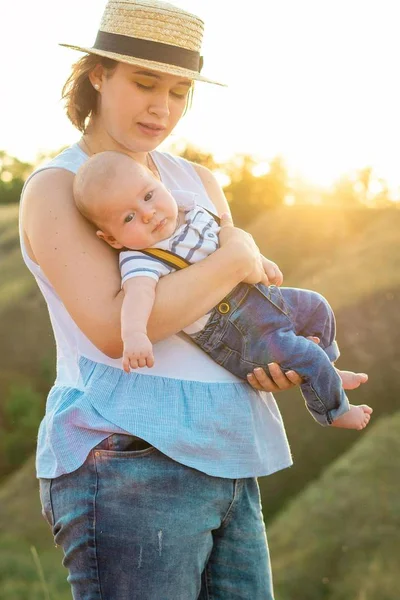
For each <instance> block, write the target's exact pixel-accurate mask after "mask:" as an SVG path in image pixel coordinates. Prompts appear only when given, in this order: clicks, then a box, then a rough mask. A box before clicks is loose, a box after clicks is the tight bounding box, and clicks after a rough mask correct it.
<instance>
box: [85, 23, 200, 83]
mask: <svg viewBox="0 0 400 600" xmlns="http://www.w3.org/2000/svg"><path fill="white" fill-rule="evenodd" d="M93 49H96V50H104V51H105V52H113V53H114V54H121V55H123V56H132V57H133V58H142V59H144V60H152V61H155V62H160V63H165V64H168V65H175V66H176V67H182V68H183V69H188V70H189V71H196V72H197V73H200V71H201V69H202V67H203V57H202V56H200V54H199V53H198V52H195V51H194V50H187V49H186V48H179V47H178V46H171V45H170V44H163V43H162V42H153V41H151V40H141V39H140V38H134V37H130V36H129V35H120V34H119V33H108V32H106V31H99V32H98V33H97V37H96V41H95V43H94V46H93Z"/></svg>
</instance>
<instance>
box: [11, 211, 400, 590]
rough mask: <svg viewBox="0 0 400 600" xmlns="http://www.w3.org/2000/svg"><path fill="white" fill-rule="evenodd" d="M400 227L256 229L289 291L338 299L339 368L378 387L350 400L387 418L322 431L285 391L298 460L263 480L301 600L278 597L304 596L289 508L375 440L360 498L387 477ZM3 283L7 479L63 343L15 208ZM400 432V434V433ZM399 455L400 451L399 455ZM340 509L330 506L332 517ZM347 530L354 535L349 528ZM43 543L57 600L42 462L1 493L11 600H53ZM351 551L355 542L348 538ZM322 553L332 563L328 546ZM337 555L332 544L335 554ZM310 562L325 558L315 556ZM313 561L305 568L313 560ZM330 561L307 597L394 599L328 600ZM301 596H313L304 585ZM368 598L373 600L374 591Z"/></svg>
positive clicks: (29, 438)
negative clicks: (43, 507)
mask: <svg viewBox="0 0 400 600" xmlns="http://www.w3.org/2000/svg"><path fill="white" fill-rule="evenodd" d="M399 230H400V211H397V210H387V211H377V210H365V209H364V210H363V209H354V210H348V211H339V210H334V209H326V208H315V207H313V208H309V207H301V208H295V207H293V208H290V209H289V208H288V209H280V210H277V211H275V212H272V211H271V212H269V213H266V214H264V215H262V216H261V217H260V218H259V219H258V221H257V222H256V223H255V224H254V226H253V227H252V229H251V233H252V234H253V235H254V237H255V239H256V240H257V242H258V243H259V245H260V248H261V250H262V252H263V253H264V254H265V255H266V256H268V257H270V258H272V259H274V260H276V261H277V262H278V264H279V265H280V266H281V267H282V270H283V272H284V275H285V285H293V286H297V287H309V288H311V289H315V290H316V291H319V292H321V293H323V294H325V295H326V296H327V298H328V299H329V301H330V303H331V304H332V306H333V308H334V309H335V312H336V315H337V321H338V339H339V343H340V346H341V350H342V357H341V359H340V362H339V366H341V367H342V368H348V369H354V370H358V371H366V372H368V373H369V375H370V381H369V383H368V385H366V386H363V388H362V389H360V390H356V391H354V392H352V393H351V395H350V398H351V400H352V401H353V402H354V403H362V402H366V403H369V404H371V405H372V406H373V408H374V415H373V421H372V423H374V422H375V423H376V422H377V421H380V422H378V423H377V427H375V428H374V429H371V426H370V427H369V428H367V429H366V430H365V431H364V432H361V433H359V432H353V431H340V430H337V429H329V428H322V427H320V426H318V425H317V424H316V423H315V422H314V421H313V420H312V418H311V417H310V415H309V414H308V412H307V411H306V409H305V407H304V404H303V401H302V398H301V396H300V392H299V390H297V389H295V390H291V391H289V392H285V393H280V394H277V396H276V397H277V400H278V403H279V406H280V409H281V411H282V414H283V416H284V421H285V425H286V429H287V432H288V437H289V441H290V444H291V448H292V452H293V455H294V460H295V465H294V466H293V467H292V468H291V469H286V470H285V471H282V472H280V473H277V474H275V475H272V476H271V477H268V478H263V479H262V480H260V485H261V491H262V497H263V506H264V513H265V516H266V517H267V519H268V520H272V519H273V517H274V515H276V514H277V513H279V514H280V516H279V518H278V520H277V521H274V523H273V525H272V530H271V531H272V546H273V553H274V555H275V556H276V559H275V561H276V562H275V565H276V566H275V570H276V571H277V582H278V589H279V590H281V591H282V594H283V593H286V594H289V596H288V595H286V596H282V598H281V597H280V596H278V600H303V597H300V596H299V595H296V594H294V595H292V596H290V593H291V592H290V588H288V589H287V590H286V588H284V587H282V585H283V583H282V582H284V581H286V579H287V577H286V575H285V569H289V572H291V570H292V568H293V566H292V563H291V562H290V561H291V560H292V561H293V560H294V555H293V554H290V553H288V554H287V557H288V558H287V560H288V561H289V562H287V563H285V562H284V558H285V555H286V550H285V551H284V548H286V546H285V545H284V540H285V539H286V538H284V537H282V538H279V536H278V535H277V531H278V529H279V530H281V532H284V530H285V524H284V521H283V516H282V515H285V514H289V512H288V513H286V512H285V509H286V507H287V506H288V503H289V502H291V501H292V500H293V498H295V496H296V495H297V494H298V493H299V492H301V490H303V489H304V488H305V486H307V484H309V483H310V482H312V481H315V480H316V479H318V478H319V477H320V476H321V474H322V473H327V471H326V468H327V466H328V465H329V464H331V463H333V462H334V461H335V460H336V459H337V458H338V457H339V456H340V455H342V454H343V453H346V452H348V451H350V454H349V456H352V454H351V453H352V452H358V451H359V450H358V449H359V448H360V447H361V448H362V447H364V445H366V447H368V448H370V460H369V464H370V466H371V469H375V467H376V470H374V472H373V473H374V474H373V477H372V470H371V471H370V476H371V481H370V482H369V483H368V484H367V483H366V481H364V479H363V480H361V479H360V481H359V483H357V487H358V491H359V493H360V496H361V495H362V494H365V495H371V499H372V497H373V494H374V489H372V491H371V485H372V479H374V481H378V480H380V478H381V468H380V466H379V463H378V462H376V461H374V460H372V456H373V454H374V452H376V453H377V457H379V456H381V455H380V454H379V452H380V444H378V441H379V440H380V438H379V436H378V433H379V432H380V431H382V427H387V424H388V423H389V422H390V417H387V415H390V414H393V413H394V412H395V411H396V410H398V409H399V404H398V388H399V385H400V349H399V345H398V331H399V330H400V311H398V305H399V296H400V268H399V266H400V265H399V262H400V251H399V250H400V248H399V241H398V237H399V236H398V231H399ZM0 278H1V281H2V286H1V292H0V357H1V360H0V480H1V477H3V478H4V476H5V475H6V474H7V473H10V472H11V471H12V470H15V469H16V467H17V466H18V465H20V464H22V462H23V461H24V460H27V459H28V458H29V456H30V454H31V453H32V452H33V449H34V446H35V437H36V431H37V424H38V421H39V419H40V415H41V414H42V413H43V408H44V402H45V397H46V393H47V390H48V389H49V387H50V385H51V381H52V379H53V377H54V375H53V374H54V341H53V337H52V333H51V328H50V324H49V319H48V314H47V309H46V307H45V305H44V302H43V299H42V297H41V295H40V292H39V291H38V289H37V288H36V285H35V283H34V280H33V278H32V276H31V275H30V274H29V272H28V271H27V269H26V267H25V266H24V265H23V263H22V260H21V256H20V251H19V245H18V235H17V208H16V207H15V206H6V207H1V208H0ZM383 417H385V418H383ZM397 422H398V417H397V416H396V417H393V423H397ZM393 427H394V426H393ZM370 430H371V435H370V433H369V431H370ZM390 431H392V434H390V435H391V436H392V437H393V429H390ZM388 439H392V438H391V437H390V438H388ZM356 443H357V445H356V446H354V448H351V447H352V446H353V445H354V444H356ZM375 444H376V447H375ZM373 449H374V450H373ZM392 455H393V456H394V455H395V452H394V451H393V454H392ZM345 456H348V454H345ZM377 460H378V458H377ZM338 464H340V463H338ZM335 468H336V467H335ZM328 472H330V471H328ZM324 477H325V475H324ZM323 481H325V479H324V480H323ZM343 481H344V480H343ZM346 481H347V484H348V486H349V490H348V492H349V498H350V499H351V498H352V497H353V496H352V494H353V492H354V490H353V489H352V488H353V483H352V481H351V480H349V479H347V480H346ZM343 485H344V483H343ZM310 489H313V488H310ZM346 491H347V490H346ZM307 493H308V492H307ZM326 493H327V492H326ZM345 496H346V494H345ZM302 497H303V496H302ZM302 497H301V498H302ZM333 500H334V499H332V501H333ZM360 502H361V500H360ZM364 505H365V513H364V512H363V513H362V514H363V515H364V517H363V518H365V520H366V522H368V521H369V517H370V515H369V513H367V510H372V507H371V506H370V505H369V504H368V503H364V501H362V502H361V508H363V509H364ZM292 506H294V505H291V507H290V509H288V510H289V511H290V510H292ZM335 506H336V505H335ZM335 506H333V507H332V508H331V509H330V510H331V512H332V513H334V512H335ZM372 518H373V514H371V519H372ZM278 523H280V525H279V527H278ZM335 523H337V527H338V528H339V522H337V521H336V520H335ZM299 526H300V525H299ZM349 527H350V526H349ZM344 529H347V523H346V528H344ZM299 531H300V530H299ZM301 531H302V535H304V540H303V541H302V540H301V539H299V540H298V543H297V542H296V544H295V545H294V547H296V548H297V549H298V551H299V553H300V555H301V552H300V549H299V548H300V546H302V544H303V545H304V548H306V547H307V544H308V542H307V540H308V538H307V537H306V527H304V530H303V529H302V530H301ZM380 537H384V536H380ZM288 539H289V538H288ZM289 541H290V539H289ZM289 541H288V544H289ZM369 543H370V542H367V541H366V550H365V551H366V552H367V551H368V552H369V550H368V548H369V546H368V544H369ZM360 544H361V541H360ZM31 545H34V546H35V547H36V548H37V551H38V553H39V556H40V559H41V561H42V565H43V569H44V572H45V578H46V581H47V582H48V585H49V587H50V589H51V591H52V600H54V599H56V600H64V598H69V597H70V596H69V595H68V592H66V591H65V590H66V589H67V588H66V584H65V571H64V569H63V568H62V567H61V566H60V562H61V551H60V549H57V550H56V549H55V548H54V546H52V543H51V535H50V532H49V529H48V526H47V525H46V524H45V522H44V520H43V519H42V518H41V516H40V509H39V502H38V497H37V483H36V481H35V479H34V476H33V464H32V462H31V461H28V462H27V463H26V465H24V466H23V467H22V470H20V471H16V473H15V475H13V476H12V477H11V478H10V477H9V478H8V479H6V480H5V481H4V484H3V486H2V487H1V488H0V600H3V599H4V600H25V599H26V598H29V600H36V599H39V598H40V599H41V598H44V597H45V596H44V595H43V591H42V587H41V584H40V581H39V576H38V572H37V568H36V567H35V563H34V560H33V556H32V553H31V550H30V547H31ZM289 545H290V544H289ZM342 545H343V546H345V547H346V546H349V544H346V543H344V542H343V544H342ZM382 545H384V544H383V541H382V540H381V539H379V546H382ZM310 547H311V546H310ZM349 547H350V546H349ZM313 548H314V546H313ZM319 552H320V553H321V558H320V560H321V561H322V563H321V564H322V566H323V565H325V562H323V561H324V560H325V559H324V558H323V555H324V552H323V549H322V547H320V548H319ZM329 552H330V550H329V549H328V550H327V555H328V556H330V554H329ZM357 552H358V551H357ZM360 552H361V550H360ZM307 556H308V554H307ZM310 556H313V554H312V551H311V550H310ZM338 556H341V561H342V562H343V561H344V563H346V561H347V559H348V556H349V552H346V551H342V554H340V553H339V554H338ZM304 560H305V559H304ZM326 560H327V563H326V564H329V565H330V564H331V562H330V560H331V559H329V560H328V558H327V559H326ZM377 560H378V559H377ZM302 561H303V558H302ZM302 564H304V568H305V562H304V563H303V562H302ZM281 565H282V566H281ZM285 565H286V566H285ZM374 565H375V563H371V564H369V566H368V568H369V569H371V570H370V571H368V576H366V577H365V580H366V581H367V580H368V581H369V580H370V579H371V577H372V579H373V578H374V576H373V575H371V573H372V574H373V573H375V571H374V569H377V571H376V572H377V573H378V574H379V578H380V577H381V576H382V572H381V570H380V566H379V565H380V563H377V564H376V565H375V566H374ZM322 566H321V567H320V570H319V573H320V574H321V573H322V572H323V573H324V574H323V575H321V577H320V579H322V578H324V577H327V578H328V579H329V581H330V582H331V583H330V584H329V585H328V584H327V583H324V584H323V585H322V587H321V586H320V587H321V590H323V591H321V590H320V589H319V588H318V590H319V592H318V593H320V595H319V596H318V595H317V596H312V595H309V596H304V599H306V598H307V600H314V598H315V599H316V600H325V598H326V599H327V600H345V599H346V600H353V598H354V600H375V599H376V600H378V598H379V600H381V598H382V600H386V597H385V596H379V595H378V596H375V597H374V596H373V595H371V593H372V592H371V593H370V592H369V588H368V590H367V591H363V589H361V588H360V589H361V591H359V592H358V595H357V594H353V592H351V593H349V595H347V596H340V595H338V594H340V590H337V589H336V588H335V590H334V591H335V594H336V595H326V594H327V593H328V592H329V594H331V592H332V590H333V587H332V585H333V584H332V577H333V579H334V577H335V576H332V572H331V571H329V572H328V571H325V570H324V568H322ZM294 571H295V569H294V568H293V572H294ZM300 571H301V569H300ZM325 573H328V575H326V574H325ZM341 578H343V580H345V576H344V573H343V572H341V574H340V577H339V576H338V580H339V579H341ZM377 579H378V576H377ZM290 581H291V579H290ZM312 581H314V580H312ZM324 581H326V580H324ZM382 585H383V584H382ZM293 589H295V588H293ZM298 589H302V588H301V585H300V583H299V588H298ZM344 589H350V588H344ZM327 590H328V591H327ZM332 593H333V592H332ZM367 593H369V594H370V595H369V596H368V595H365V594H367ZM65 594H66V595H65ZM310 594H311V593H310ZM323 594H325V595H323ZM363 594H364V595H363ZM389 598H391V597H390V596H387V599H389Z"/></svg>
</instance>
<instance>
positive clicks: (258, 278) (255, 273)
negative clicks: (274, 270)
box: [219, 213, 269, 285]
mask: <svg viewBox="0 0 400 600" xmlns="http://www.w3.org/2000/svg"><path fill="white" fill-rule="evenodd" d="M220 226H221V230H220V232H219V243H220V246H221V248H222V247H226V246H230V248H231V255H232V260H234V257H235V256H238V259H239V257H240V260H246V259H247V261H246V264H247V265H248V269H247V276H246V277H245V278H244V279H243V282H244V283H250V284H255V283H263V284H264V285H269V282H268V277H267V275H266V273H265V270H264V266H263V261H262V256H261V254H260V250H259V249H258V246H257V244H256V243H255V241H254V239H253V237H252V236H251V235H250V234H249V233H247V232H246V231H243V229H239V228H238V227H234V225H233V222H232V217H231V215H230V214H229V213H224V214H223V215H221V223H220Z"/></svg>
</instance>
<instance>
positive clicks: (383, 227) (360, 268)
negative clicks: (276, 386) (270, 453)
mask: <svg viewBox="0 0 400 600" xmlns="http://www.w3.org/2000/svg"><path fill="white" fill-rule="evenodd" d="M399 231H400V211H398V210H391V211H375V210H362V209H354V210H348V211H337V210H333V209H329V208H321V207H318V208H309V207H308V208H306V207H301V208H291V209H288V210H286V211H282V210H281V211H276V212H275V213H272V212H270V213H268V214H265V215H263V217H262V218H260V219H259V221H258V222H257V223H256V224H255V225H254V227H253V228H252V229H251V233H252V234H253V235H254V237H255V239H256V240H257V241H258V243H259V245H260V249H261V251H262V252H263V254H265V255H266V256H271V257H272V258H273V259H274V260H276V261H277V263H278V264H279V265H282V269H283V272H284V275H285V276H286V277H285V281H284V285H288V286H294V287H304V288H309V289H314V290H316V291H318V292H320V293H322V294H324V295H325V296H326V297H327V298H328V300H329V302H330V304H331V305H332V307H333V308H334V310H335V313H336V318H337V326H338V341H339V345H340V348H341V352H342V355H341V357H340V359H339V361H338V366H339V367H341V368H343V369H351V370H354V371H363V372H367V373H368V374H369V382H368V384H367V385H365V386H363V387H362V388H360V389H358V390H354V391H353V392H350V393H349V398H350V401H351V402H353V403H354V404H361V403H367V404H370V405H371V406H372V407H373V408H374V414H373V421H376V420H377V419H378V417H379V416H381V415H385V414H387V413H392V412H393V411H395V410H397V409H398V408H399V402H398V397H399V396H398V389H399V386H400V347H399V344H398V332H399V331H400V311H399V310H398V306H399V300H400V237H399V233H398V232H399ZM270 248H271V251H270ZM276 398H277V401H278V404H279V407H280V409H281V411H282V414H283V417H284V422H285V426H286V430H287V433H288V437H289V441H290V444H291V448H292V452H293V456H294V461H295V465H294V467H293V468H291V469H289V470H285V471H281V472H279V473H277V474H275V475H273V476H272V477H268V478H264V479H262V480H261V482H260V484H261V490H262V495H263V500H264V506H265V514H266V517H267V518H269V517H270V516H272V515H273V514H274V513H275V512H276V511H277V510H280V509H281V508H282V505H283V504H284V502H285V501H286V500H287V499H288V498H290V497H292V496H293V495H295V494H296V493H298V492H299V491H300V490H301V489H302V488H303V486H304V485H305V483H307V481H311V480H313V479H315V478H316V477H318V475H319V474H320V472H321V470H322V469H323V468H324V466H325V465H326V464H329V463H330V462H331V461H332V460H334V459H335V458H336V457H337V456H338V455H340V454H341V453H342V452H344V451H345V450H346V449H347V448H349V447H350V446H351V445H352V444H353V443H355V442H356V441H357V440H359V439H360V437H363V436H364V435H365V434H366V431H364V432H361V433H360V432H354V431H342V430H337V429H326V428H322V427H320V426H318V425H317V424H316V423H314V421H313V420H312V418H311V417H310V416H309V414H308V412H307V410H306V409H305V408H304V405H303V401H302V398H301V396H300V393H299V391H298V390H290V391H289V392H285V393H280V394H277V395H276ZM373 421H372V422H373Z"/></svg>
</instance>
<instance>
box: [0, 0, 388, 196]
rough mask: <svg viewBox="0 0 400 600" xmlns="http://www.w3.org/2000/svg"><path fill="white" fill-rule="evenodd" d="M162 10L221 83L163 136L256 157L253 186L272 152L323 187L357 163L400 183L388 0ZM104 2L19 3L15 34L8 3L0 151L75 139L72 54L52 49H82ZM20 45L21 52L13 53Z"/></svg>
mask: <svg viewBox="0 0 400 600" xmlns="http://www.w3.org/2000/svg"><path fill="white" fill-rule="evenodd" d="M171 1H172V2H173V3H175V4H176V5H178V6H180V7H182V8H185V9H187V10H189V11H191V12H194V13H197V14H198V15H199V16H200V17H201V18H203V19H204V21H205V24H206V26H205V38H204V47H203V50H204V52H203V53H204V58H205V61H204V69H203V71H204V74H206V75H207V76H209V77H211V78H214V79H216V80H219V81H222V82H223V83H227V84H228V87H227V88H221V87H219V86H213V85H208V84H202V83H199V84H196V89H195V94H194V102H193V107H192V109H191V110H190V111H189V113H188V114H187V115H186V116H185V117H184V119H182V121H181V123H180V124H179V126H178V127H177V129H176V133H175V134H174V135H175V138H174V139H179V138H181V137H182V138H185V139H188V140H190V142H191V143H192V144H193V145H195V146H197V147H199V148H203V149H204V150H205V151H208V152H211V153H213V154H214V155H220V156H222V155H224V156H228V155H229V156H232V155H234V154H235V153H239V154H240V153H241V154H244V153H247V154H250V155H253V156H258V157H260V159H261V162H260V164H259V165H257V166H256V167H255V168H254V171H253V174H254V175H255V176H256V177H261V176H262V175H265V174H266V173H268V168H269V164H268V160H271V158H272V157H274V156H277V155H279V156H282V157H283V159H284V160H285V163H286V164H287V165H288V167H289V168H290V169H291V170H294V171H296V172H298V173H301V174H302V175H303V176H304V177H306V178H308V179H310V180H311V181H313V182H314V183H315V184H320V185H323V186H325V187H329V186H330V185H331V184H332V183H333V182H334V181H335V180H336V179H337V178H338V177H340V175H341V174H343V173H346V172H349V171H350V170H352V169H355V168H360V165H361V166H368V165H371V166H372V167H376V168H377V169H379V172H380V173H381V176H382V177H383V178H384V179H388V180H389V179H390V185H391V187H393V186H394V187H395V186H397V187H398V186H399V185H400V169H399V167H398V150H397V146H398V142H397V140H398V139H399V138H400V119H399V110H398V106H399V105H400V87H399V86H398V84H397V77H395V76H394V74H395V73H397V72H398V56H399V54H400V48H399V46H400V38H399V36H398V32H397V23H398V19H397V3H396V2H393V3H384V2H383V3H382V2H381V1H379V0H371V2H368V3H365V1H361V0H353V1H352V2H344V1H343V2H341V1H338V2H335V3H325V2H321V1H320V0H302V1H301V2H298V0H282V1H281V2H273V1H272V0H265V2H260V0H248V1H247V3H246V11H245V12H244V11H243V10H242V8H241V7H240V5H235V4H234V3H232V2H231V0H219V2H204V1H202V0H171ZM104 5H105V0H101V1H100V0H85V2H82V1H81V0H69V2H68V4H66V3H61V4H59V3H58V4H57V3H55V2H54V0H37V1H36V2H35V3H33V4H29V3H27V4H26V6H25V5H24V11H25V12H24V23H25V24H26V25H25V26H24V28H23V30H21V27H22V25H23V24H22V23H21V19H20V14H19V13H20V5H19V4H18V3H9V4H8V6H7V17H6V19H4V18H3V19H2V21H1V23H0V29H1V31H0V52H1V53H2V55H3V56H7V55H8V54H9V51H10V48H13V60H12V61H11V60H9V61H4V64H3V66H2V81H3V83H4V82H7V93H3V94H1V95H0V131H1V142H0V144H1V146H0V150H2V149H3V150H5V151H6V152H7V153H9V154H11V155H13V156H17V157H18V158H21V159H22V160H28V161H32V160H33V159H34V158H35V157H36V155H37V153H38V152H40V151H42V152H43V151H52V150H57V149H58V148H60V147H62V146H65V145H67V144H70V143H73V142H74V141H76V140H77V139H78V138H79V133H78V132H77V131H76V130H74V128H73V127H72V125H70V124H69V122H68V121H67V119H66V117H65V115H64V113H63V108H62V105H61V103H60V90H61V87H62V85H63V83H64V81H65V79H66V78H67V76H68V73H69V69H70V65H71V63H72V62H73V61H75V60H76V59H77V58H78V57H79V56H80V54H78V53H75V52H74V51H73V50H70V49H66V48H61V47H59V46H58V42H66V43H77V44H84V45H87V44H88V45H90V44H91V42H92V41H93V39H94V37H95V34H96V31H97V27H98V23H99V21H100V17H101V13H102V10H103V7H104ZM227 13H229V21H226V14H227ZM360 14H362V27H360ZM38 15H39V16H44V15H46V19H44V18H38ZM265 15H266V18H265ZM48 19H50V22H51V23H52V26H51V27H48V25H47V22H48ZM33 21H35V27H34V28H32V27H31V23H32V22H33ZM221 22H225V23H226V27H225V28H224V36H223V44H222V43H221V25H220V24H221ZM21 37H22V38H23V39H24V44H20V45H18V44H17V45H15V43H14V42H15V39H16V38H18V39H20V38H21ZM238 39H240V40H241V43H240V44H238V43H237V40H238ZM372 40H373V42H372ZM27 48H29V64H34V65H40V68H39V69H37V68H35V69H31V68H27V52H26V49H27ZM227 57H228V58H229V59H228V60H227ZM21 74H23V76H22V75H21ZM371 82H373V83H374V85H371Z"/></svg>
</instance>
